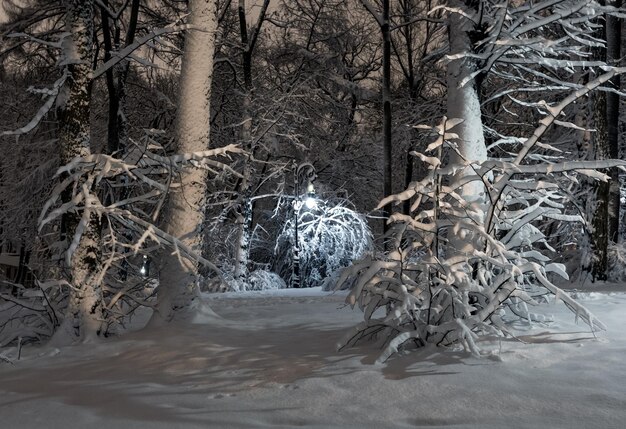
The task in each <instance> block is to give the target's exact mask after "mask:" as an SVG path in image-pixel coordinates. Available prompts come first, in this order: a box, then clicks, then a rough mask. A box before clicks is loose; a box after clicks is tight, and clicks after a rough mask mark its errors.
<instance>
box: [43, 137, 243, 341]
mask: <svg viewBox="0 0 626 429" xmlns="http://www.w3.org/2000/svg"><path fill="white" fill-rule="evenodd" d="M157 149H161V150H163V148H162V147H161V146H160V145H159V144H158V143H157V142H156V141H155V140H154V139H152V138H151V137H150V136H147V137H146V141H142V142H140V144H136V148H135V149H133V150H131V151H130V152H129V154H128V156H127V159H119V158H115V157H114V156H110V155H104V154H93V155H88V156H84V157H76V158H74V159H73V160H72V161H71V162H70V163H69V164H68V165H65V166H63V167H61V168H60V169H59V170H58V172H57V177H59V184H58V185H57V186H56V187H55V188H54V190H53V192H52V195H51V197H50V198H49V200H48V201H47V202H46V204H45V206H44V208H43V210H42V213H41V216H40V218H39V228H40V229H42V228H44V227H45V226H46V225H48V224H51V223H54V222H55V221H59V220H61V222H62V219H63V218H64V217H65V216H67V215H71V216H74V217H75V218H76V219H78V225H77V227H76V228H75V229H74V230H73V231H71V232H72V233H73V236H71V237H68V238H67V239H68V240H67V241H68V243H69V246H68V247H67V248H65V249H63V251H64V259H65V262H66V265H67V266H70V265H72V264H75V261H74V260H73V257H74V252H75V250H76V249H77V247H78V245H79V243H80V242H81V239H82V235H83V232H84V231H85V230H86V225H89V224H93V223H94V222H95V223H97V225H98V228H99V231H98V234H99V235H100V241H101V243H102V246H103V248H102V249H101V256H100V259H101V260H100V263H101V267H102V269H101V270H99V278H97V279H96V281H97V282H98V283H99V284H101V285H102V296H101V297H99V299H100V300H101V301H102V302H103V303H104V304H103V318H104V322H105V325H106V326H105V330H104V332H107V331H108V330H109V326H110V325H115V324H116V323H123V321H124V319H125V317H126V316H127V315H129V314H131V313H132V312H133V311H134V309H136V308H137V307H139V306H149V307H152V306H153V304H152V303H151V302H150V301H149V298H150V297H151V296H152V295H153V294H154V286H155V284H154V281H153V280H151V279H149V278H146V277H147V276H146V262H147V260H149V258H150V257H151V256H152V254H153V253H154V252H155V251H156V250H158V249H159V248H162V247H165V248H169V249H171V251H172V253H173V254H174V255H176V257H178V258H179V259H181V260H182V259H190V260H193V261H195V262H196V263H199V264H201V265H203V266H205V267H207V268H209V269H212V270H216V271H217V268H216V267H215V266H214V265H213V264H212V263H211V262H209V261H207V260H206V259H204V258H203V257H202V256H201V255H199V254H198V253H197V251H196V250H195V249H190V248H189V247H188V246H186V245H185V244H184V243H183V242H182V241H181V240H180V239H179V238H178V237H174V236H172V235H171V234H168V233H167V232H166V231H164V230H163V229H161V228H159V227H158V226H157V222H158V219H159V217H160V213H161V210H162V207H163V204H164V201H165V198H166V197H167V195H168V193H169V192H171V191H179V192H184V191H185V190H184V189H181V186H180V184H179V183H178V177H179V176H180V173H181V171H182V170H183V169H185V168H188V167H193V168H201V169H205V170H208V171H209V172H211V173H213V174H216V175H223V174H226V175H234V176H239V174H238V173H236V172H235V171H233V170H232V169H231V168H230V167H229V166H228V165H227V164H226V163H225V161H226V160H228V159H230V157H231V156H232V155H237V154H241V153H243V151H242V150H241V149H239V148H238V147H237V146H235V145H229V146H226V147H222V148H217V149H212V150H206V151H201V152H194V153H185V154H176V155H170V156H167V155H165V154H163V155H159V154H157V153H155V150H157ZM220 158H221V159H220ZM94 220H95V221H94Z"/></svg>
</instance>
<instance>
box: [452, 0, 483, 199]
mask: <svg viewBox="0 0 626 429" xmlns="http://www.w3.org/2000/svg"><path fill="white" fill-rule="evenodd" d="M450 3H451V7H456V8H459V9H461V10H463V11H464V12H465V13H467V14H468V15H470V16H471V15H473V14H474V13H475V11H474V10H473V9H472V8H469V7H467V6H466V5H465V3H466V2H463V1H457V0H453V1H451V2H450ZM472 29H473V23H472V21H471V20H469V19H468V18H466V17H464V16H462V15H460V14H458V13H452V14H451V17H450V23H449V30H448V33H449V39H450V55H458V54H471V53H473V46H472V43H471V40H470V35H469V32H470V31H472ZM474 71H476V63H475V61H474V60H473V59H472V58H468V57H465V58H459V59H455V60H452V61H450V63H449V64H448V70H447V74H446V81H447V85H448V98H447V117H448V118H449V119H454V118H459V119H462V120H463V122H462V123H460V124H459V125H457V126H456V127H454V130H453V132H455V133H456V134H458V136H459V138H458V139H456V140H455V141H454V142H455V143H456V144H457V146H458V150H459V154H457V153H454V152H452V154H451V157H450V162H451V163H457V164H463V163H465V162H467V161H476V162H482V161H485V160H486V159H487V147H486V145H485V138H484V134H483V122H482V116H481V106H480V101H479V95H478V88H477V84H476V81H475V80H474V79H472V80H470V81H469V82H467V83H465V84H464V85H463V86H461V82H462V81H463V79H465V78H468V77H469V76H470V75H471V74H472V73H473V72H474ZM471 174H474V171H473V170H472V169H471V168H470V167H466V168H465V169H464V170H462V171H461V172H460V173H459V176H457V177H463V176H466V175H471ZM484 192H485V190H484V186H483V184H482V182H480V181H474V182H471V183H469V184H467V185H465V186H463V188H462V189H461V195H462V196H463V197H464V198H465V199H466V200H467V201H479V200H482V199H484Z"/></svg>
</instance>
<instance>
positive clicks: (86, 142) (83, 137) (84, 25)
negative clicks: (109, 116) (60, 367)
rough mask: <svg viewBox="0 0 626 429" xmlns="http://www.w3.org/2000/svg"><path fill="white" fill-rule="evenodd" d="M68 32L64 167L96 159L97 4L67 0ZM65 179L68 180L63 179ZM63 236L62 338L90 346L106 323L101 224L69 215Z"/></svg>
mask: <svg viewBox="0 0 626 429" xmlns="http://www.w3.org/2000/svg"><path fill="white" fill-rule="evenodd" d="M63 7H64V8H65V16H64V20H65V29H66V31H67V33H68V35H67V36H65V38H64V39H63V50H62V52H63V54H62V60H61V63H62V64H65V65H66V66H65V68H66V71H65V73H66V79H65V83H64V86H63V88H62V89H61V91H62V94H63V95H64V96H62V97H59V99H57V102H59V101H60V104H59V105H58V108H57V116H58V120H59V132H58V144H59V149H60V153H61V162H62V163H63V164H67V163H69V162H70V161H72V160H73V159H74V158H75V157H78V156H80V157H85V156H88V155H90V154H91V148H90V142H91V139H90V104H91V92H90V81H91V62H92V55H93V31H94V26H93V12H94V2H93V1H92V0H85V1H82V0H64V1H63ZM61 179H63V178H61ZM90 185H91V184H88V183H83V184H82V186H83V187H84V189H73V190H72V189H68V190H67V191H66V192H64V195H62V199H63V201H64V202H65V203H70V202H71V201H73V200H75V199H77V198H80V197H81V196H82V197H84V198H87V194H88V193H89V191H90V190H89V189H87V187H89V186H90ZM62 231H63V234H64V236H65V238H66V239H67V241H68V245H69V247H68V250H67V251H66V252H67V257H66V261H67V264H68V270H69V283H70V284H71V288H70V292H69V293H70V296H69V304H68V307H67V310H66V314H65V318H64V321H63V324H62V326H61V328H60V329H59V330H58V331H57V334H56V335H57V338H59V337H64V338H67V337H70V338H72V339H82V340H90V339H93V338H94V337H95V336H97V335H98V334H99V333H100V330H101V321H102V311H103V304H102V289H101V284H100V271H101V269H102V268H101V267H102V264H101V243H100V240H101V236H100V221H99V217H98V215H97V214H96V213H93V212H91V211H90V210H89V209H88V208H87V209H85V210H84V211H83V214H82V217H78V216H77V215H75V214H72V213H68V214H67V215H66V216H65V218H64V221H63V225H62Z"/></svg>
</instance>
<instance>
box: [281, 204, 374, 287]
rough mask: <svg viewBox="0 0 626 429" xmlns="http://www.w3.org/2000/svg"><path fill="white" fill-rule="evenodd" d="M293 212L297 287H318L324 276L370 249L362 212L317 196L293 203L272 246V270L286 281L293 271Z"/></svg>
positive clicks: (368, 233) (360, 256) (367, 227)
mask: <svg viewBox="0 0 626 429" xmlns="http://www.w3.org/2000/svg"><path fill="white" fill-rule="evenodd" d="M296 215H297V218H298V222H297V224H298V248H299V252H298V253H299V254H298V256H299V258H298V259H299V267H300V268H299V271H300V279H301V281H300V286H301V287H315V286H320V285H321V284H322V283H323V281H324V279H326V278H327V277H329V276H331V275H332V274H333V273H334V272H336V271H337V270H339V269H340V268H343V267H346V266H348V265H349V264H350V263H351V262H352V261H353V260H357V259H360V258H362V257H364V256H365V254H366V253H367V252H369V251H370V250H371V249H372V234H371V231H370V229H369V226H368V225H367V221H366V220H365V218H364V217H363V216H362V215H360V214H358V213H357V212H355V211H353V210H351V209H349V208H347V207H345V206H344V205H331V204H328V203H326V202H324V201H322V200H319V199H315V200H311V199H308V200H305V202H297V203H296V204H294V208H293V210H292V211H291V213H290V215H288V218H287V220H286V222H285V224H284V225H283V228H282V230H281V232H280V234H279V236H278V240H277V242H276V246H275V249H274V254H275V258H274V261H275V262H274V271H275V272H276V273H278V274H279V275H280V276H281V277H282V278H283V279H284V280H285V281H286V282H287V284H289V283H290V282H291V277H292V273H293V260H294V247H295V236H296V231H295V226H296V221H295V219H296Z"/></svg>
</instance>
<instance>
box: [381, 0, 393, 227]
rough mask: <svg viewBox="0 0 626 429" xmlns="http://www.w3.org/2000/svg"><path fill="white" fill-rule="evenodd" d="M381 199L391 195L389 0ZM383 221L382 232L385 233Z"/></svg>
mask: <svg viewBox="0 0 626 429" xmlns="http://www.w3.org/2000/svg"><path fill="white" fill-rule="evenodd" d="M382 24H383V25H382V26H381V31H382V33H383V198H384V197H388V196H389V195H391V193H392V186H391V183H392V182H391V179H392V175H391V28H390V24H391V23H390V18H389V0H383V22H382ZM383 210H384V213H385V217H386V218H387V219H388V218H390V217H391V203H389V204H387V205H386V206H385V207H384V209H383ZM387 229H388V225H387V220H386V219H385V223H384V228H383V231H384V232H387Z"/></svg>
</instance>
